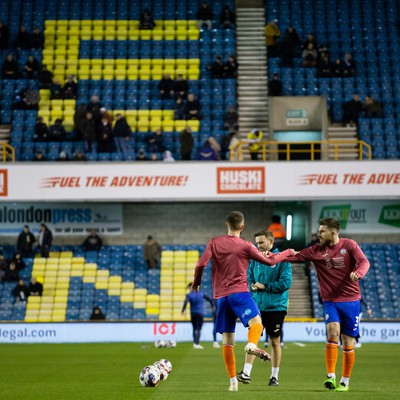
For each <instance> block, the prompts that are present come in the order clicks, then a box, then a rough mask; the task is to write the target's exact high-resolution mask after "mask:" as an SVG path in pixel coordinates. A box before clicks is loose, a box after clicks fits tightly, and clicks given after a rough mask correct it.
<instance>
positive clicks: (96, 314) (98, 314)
mask: <svg viewBox="0 0 400 400" xmlns="http://www.w3.org/2000/svg"><path fill="white" fill-rule="evenodd" d="M105 319H106V316H105V315H104V314H103V312H102V311H101V308H100V307H98V306H96V307H93V311H92V314H91V315H90V320H91V321H101V320H105Z"/></svg>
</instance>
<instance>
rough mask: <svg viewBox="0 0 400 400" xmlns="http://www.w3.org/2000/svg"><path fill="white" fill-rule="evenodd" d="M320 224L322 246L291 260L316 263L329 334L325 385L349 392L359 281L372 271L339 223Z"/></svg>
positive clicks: (359, 295) (326, 222)
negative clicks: (344, 236) (339, 373)
mask: <svg viewBox="0 0 400 400" xmlns="http://www.w3.org/2000/svg"><path fill="white" fill-rule="evenodd" d="M319 225H320V226H319V230H318V238H319V243H317V244H314V245H313V246H311V247H307V248H305V249H303V250H301V251H300V252H299V253H297V254H296V255H294V256H291V257H288V259H287V260H288V261H312V262H313V264H314V266H315V268H316V271H317V276H318V282H319V290H320V294H321V297H322V300H323V304H324V315H325V323H326V332H327V342H326V347H325V363H326V370H327V375H328V379H327V380H326V381H325V382H324V386H325V387H326V388H327V389H334V390H336V391H338V392H347V391H348V390H349V380H350V375H351V371H352V369H353V366H354V361H355V354H354V338H355V337H356V336H357V335H358V332H359V315H360V299H361V293H360V286H359V284H358V280H360V279H361V278H363V277H364V275H365V274H366V273H367V272H368V269H369V261H368V260H367V258H366V257H365V255H364V253H363V252H362V250H361V249H360V247H359V246H358V244H357V243H356V242H355V241H354V240H351V239H342V238H340V237H339V229H340V224H339V221H338V220H336V219H334V218H325V219H321V220H320V221H319ZM340 334H341V335H342V343H343V362H342V378H341V379H340V384H339V385H337V386H336V374H335V369H336V363H337V359H338V348H339V335H340Z"/></svg>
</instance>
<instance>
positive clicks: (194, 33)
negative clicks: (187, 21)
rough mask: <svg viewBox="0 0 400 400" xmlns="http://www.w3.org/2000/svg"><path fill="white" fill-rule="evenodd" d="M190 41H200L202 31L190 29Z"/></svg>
mask: <svg viewBox="0 0 400 400" xmlns="http://www.w3.org/2000/svg"><path fill="white" fill-rule="evenodd" d="M187 33H188V39H189V40H199V37H200V31H199V30H198V29H197V27H196V28H189V29H188V31H187Z"/></svg>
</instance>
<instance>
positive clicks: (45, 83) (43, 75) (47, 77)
mask: <svg viewBox="0 0 400 400" xmlns="http://www.w3.org/2000/svg"><path fill="white" fill-rule="evenodd" d="M38 81H39V82H40V89H51V86H52V84H53V73H52V72H51V71H49V70H48V69H47V65H45V64H42V67H41V68H40V71H39V73H38Z"/></svg>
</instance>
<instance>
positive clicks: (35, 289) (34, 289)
mask: <svg viewBox="0 0 400 400" xmlns="http://www.w3.org/2000/svg"><path fill="white" fill-rule="evenodd" d="M42 294H43V285H42V284H41V283H40V282H38V281H37V279H36V277H35V276H32V277H31V281H30V283H29V296H42Z"/></svg>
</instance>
